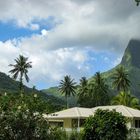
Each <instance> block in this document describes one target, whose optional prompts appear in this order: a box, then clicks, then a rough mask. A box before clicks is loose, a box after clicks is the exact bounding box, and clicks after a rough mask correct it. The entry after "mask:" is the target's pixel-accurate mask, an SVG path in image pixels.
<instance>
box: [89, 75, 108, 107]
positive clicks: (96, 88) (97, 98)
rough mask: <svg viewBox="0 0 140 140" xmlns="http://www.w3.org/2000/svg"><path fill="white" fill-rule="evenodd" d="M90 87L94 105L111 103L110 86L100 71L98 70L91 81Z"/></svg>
mask: <svg viewBox="0 0 140 140" xmlns="http://www.w3.org/2000/svg"><path fill="white" fill-rule="evenodd" d="M88 89H89V95H91V98H92V100H93V102H94V106H99V105H107V104H109V87H108V85H107V84H106V83H105V79H104V78H103V77H102V75H101V74H100V72H96V74H95V76H94V79H93V80H92V81H90V82H89V85H88Z"/></svg>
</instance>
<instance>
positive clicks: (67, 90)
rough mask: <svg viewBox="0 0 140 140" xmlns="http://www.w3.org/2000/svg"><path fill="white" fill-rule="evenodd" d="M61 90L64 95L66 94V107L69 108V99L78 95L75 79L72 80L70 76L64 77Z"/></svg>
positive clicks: (60, 86)
mask: <svg viewBox="0 0 140 140" xmlns="http://www.w3.org/2000/svg"><path fill="white" fill-rule="evenodd" d="M59 90H60V92H61V93H62V94H65V98H66V107H67V108H68V97H70V96H71V95H72V96H74V95H75V94H76V83H75V82H74V79H71V77H70V76H68V75H66V76H64V80H61V81H60V85H59Z"/></svg>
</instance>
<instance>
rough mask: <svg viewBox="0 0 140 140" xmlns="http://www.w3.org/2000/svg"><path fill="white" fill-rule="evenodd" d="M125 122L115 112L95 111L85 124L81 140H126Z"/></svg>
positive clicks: (123, 118)
mask: <svg viewBox="0 0 140 140" xmlns="http://www.w3.org/2000/svg"><path fill="white" fill-rule="evenodd" d="M126 122H127V121H126V118H125V117H124V116H122V115H121V114H120V113H118V112H116V111H115V110H113V111H109V110H97V111H96V112H95V115H94V116H91V117H89V118H88V119H87V120H86V122H85V126H84V136H83V140H126V138H127V133H128V130H127V127H126Z"/></svg>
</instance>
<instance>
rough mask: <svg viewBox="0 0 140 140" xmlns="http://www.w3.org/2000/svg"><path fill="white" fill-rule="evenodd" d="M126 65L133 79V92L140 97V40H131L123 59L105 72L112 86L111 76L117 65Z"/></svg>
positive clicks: (104, 74)
mask: <svg viewBox="0 0 140 140" xmlns="http://www.w3.org/2000/svg"><path fill="white" fill-rule="evenodd" d="M119 66H124V67H125V69H126V70H127V73H128V75H129V80H130V81H131V87H130V90H131V92H132V93H133V94H134V95H135V96H136V97H139V98H140V40H134V39H133V40H131V41H130V42H129V43H128V46H127V48H126V50H125V52H124V55H123V57H122V61H121V63H120V64H119V65H117V66H116V67H115V68H113V69H111V70H109V71H107V72H105V73H103V76H104V77H105V78H106V80H107V82H108V84H109V85H110V87H112V79H111V77H112V76H113V74H114V71H115V69H116V68H117V67H119Z"/></svg>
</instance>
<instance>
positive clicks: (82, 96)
mask: <svg viewBox="0 0 140 140" xmlns="http://www.w3.org/2000/svg"><path fill="white" fill-rule="evenodd" d="M77 94H78V100H77V102H78V103H79V104H80V106H85V103H86V102H85V101H86V100H87V98H88V80H87V79H86V77H82V78H81V79H80V83H79V85H78V89H77Z"/></svg>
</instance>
